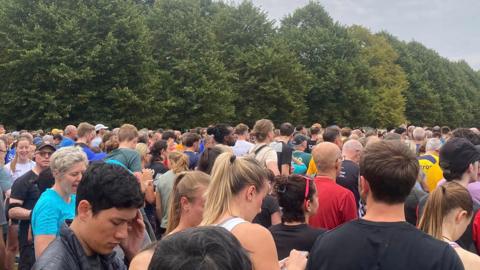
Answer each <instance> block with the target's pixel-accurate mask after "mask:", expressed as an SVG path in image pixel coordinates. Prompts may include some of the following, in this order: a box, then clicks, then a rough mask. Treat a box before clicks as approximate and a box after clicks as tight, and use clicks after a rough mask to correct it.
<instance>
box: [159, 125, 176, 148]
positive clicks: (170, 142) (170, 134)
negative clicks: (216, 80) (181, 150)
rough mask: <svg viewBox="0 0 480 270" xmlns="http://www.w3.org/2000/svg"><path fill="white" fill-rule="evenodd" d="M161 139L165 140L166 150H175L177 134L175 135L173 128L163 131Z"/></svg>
mask: <svg viewBox="0 0 480 270" xmlns="http://www.w3.org/2000/svg"><path fill="white" fill-rule="evenodd" d="M162 140H165V141H167V151H168V152H171V151H175V150H176V141H177V135H175V132H174V131H173V130H167V131H165V132H163V134H162Z"/></svg>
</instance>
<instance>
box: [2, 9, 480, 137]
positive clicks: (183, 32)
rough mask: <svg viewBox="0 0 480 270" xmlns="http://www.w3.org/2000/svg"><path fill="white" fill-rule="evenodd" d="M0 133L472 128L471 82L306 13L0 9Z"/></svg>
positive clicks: (477, 79)
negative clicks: (242, 126) (83, 128)
mask: <svg viewBox="0 0 480 270" xmlns="http://www.w3.org/2000/svg"><path fill="white" fill-rule="evenodd" d="M0 82H1V83H0V101H1V106H0V122H3V123H4V124H6V125H7V126H8V127H11V128H29V129H30V128H39V127H43V128H45V127H54V126H55V127H58V126H63V125H65V124H67V123H78V122H80V121H89V122H93V123H97V122H101V123H105V124H109V125H113V126H115V125H119V124H121V123H125V122H129V123H134V124H136V125H138V126H142V127H151V128H154V127H160V126H162V127H175V128H187V127H195V126H206V125H208V124H211V123H218V122H231V123H237V122H244V123H247V124H250V125H251V124H253V123H254V121H255V120H257V119H260V118H269V119H272V120H273V121H274V122H277V123H278V122H283V121H290V122H293V123H313V122H320V123H322V124H338V125H342V126H343V125H348V126H354V127H359V126H371V127H384V128H385V127H393V126H396V125H399V124H401V123H405V122H409V123H412V124H416V125H436V124H438V125H450V126H453V127H456V126H473V125H476V124H477V123H478V121H477V119H479V118H480V109H479V106H478V104H480V91H479V90H480V73H479V72H477V71H475V70H473V69H472V68H471V67H470V66H469V65H468V64H467V63H465V62H464V61H460V62H452V61H449V60H447V59H446V58H443V57H441V56H440V55H438V54H437V53H436V52H435V51H433V50H431V49H428V48H426V47H425V46H423V45H422V44H420V43H418V42H408V43H407V42H404V41H401V40H399V39H397V38H396V37H394V36H392V35H390V34H389V33H386V32H381V33H372V32H370V31H369V30H368V29H366V28H364V27H362V26H350V27H347V26H344V25H341V24H339V23H338V22H335V21H333V20H332V18H331V17H330V16H329V15H328V13H327V12H326V11H325V9H324V8H323V7H322V6H321V5H320V4H319V3H317V2H311V3H309V4H308V5H306V6H305V7H303V8H299V9H297V10H295V11H294V12H293V13H292V14H290V15H288V16H286V17H285V18H284V19H282V20H281V21H280V22H279V23H278V24H276V23H275V22H274V21H272V20H270V19H269V18H268V16H267V14H266V13H265V12H264V11H262V10H261V9H260V8H258V7H256V6H254V5H253V4H252V3H251V2H247V1H246V2H243V3H241V4H239V5H231V4H227V3H223V2H217V1H212V0H156V1H152V0H150V1H142V0H61V1H60V0H36V1H31V0H0Z"/></svg>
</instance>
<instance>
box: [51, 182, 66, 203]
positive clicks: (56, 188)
mask: <svg viewBox="0 0 480 270" xmlns="http://www.w3.org/2000/svg"><path fill="white" fill-rule="evenodd" d="M52 189H53V190H55V191H56V192H57V193H58V195H60V197H62V199H63V200H64V201H66V202H67V203H68V202H70V194H68V193H66V192H64V191H63V190H62V188H61V187H60V185H59V184H57V183H55V184H54V185H53V187H52Z"/></svg>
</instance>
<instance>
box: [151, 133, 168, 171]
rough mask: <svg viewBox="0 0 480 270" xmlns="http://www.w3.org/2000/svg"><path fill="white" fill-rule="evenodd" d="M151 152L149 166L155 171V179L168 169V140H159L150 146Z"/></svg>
mask: <svg viewBox="0 0 480 270" xmlns="http://www.w3.org/2000/svg"><path fill="white" fill-rule="evenodd" d="M150 154H152V158H151V162H150V166H149V168H150V169H152V170H153V171H154V174H153V179H155V178H156V177H157V175H162V174H164V173H166V172H167V171H168V169H167V167H166V166H165V162H166V160H167V141H164V140H157V141H155V142H154V143H153V145H152V146H151V147H150Z"/></svg>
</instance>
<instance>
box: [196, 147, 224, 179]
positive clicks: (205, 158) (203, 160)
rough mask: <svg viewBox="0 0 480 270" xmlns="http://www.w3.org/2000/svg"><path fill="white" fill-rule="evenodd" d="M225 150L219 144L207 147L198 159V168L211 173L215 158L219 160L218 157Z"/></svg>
mask: <svg viewBox="0 0 480 270" xmlns="http://www.w3.org/2000/svg"><path fill="white" fill-rule="evenodd" d="M223 152H224V151H223V149H222V148H220V147H217V146H215V147H213V148H207V149H205V151H203V153H202V154H201V155H200V159H199V160H198V164H197V170H199V171H202V172H204V173H206V174H211V173H212V169H213V164H215V160H217V157H218V156H220V154H222V153H223Z"/></svg>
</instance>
